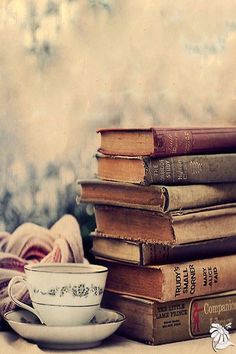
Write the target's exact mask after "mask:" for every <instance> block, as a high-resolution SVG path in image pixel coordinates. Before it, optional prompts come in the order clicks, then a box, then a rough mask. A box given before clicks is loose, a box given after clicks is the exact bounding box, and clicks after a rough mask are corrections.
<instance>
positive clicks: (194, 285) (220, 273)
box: [160, 255, 236, 301]
mask: <svg viewBox="0 0 236 354" xmlns="http://www.w3.org/2000/svg"><path fill="white" fill-rule="evenodd" d="M235 267H236V255H231V256H222V257H215V258H209V259H203V260H195V261H190V262H184V263H177V264H173V265H164V266H160V269H161V271H162V274H163V277H164V279H163V284H162V297H161V299H160V300H161V301H172V300H180V299H187V298H192V297H195V296H201V295H209V294H212V293H218V292H223V291H229V290H234V289H235V288H236V277H235V274H234V273H235Z"/></svg>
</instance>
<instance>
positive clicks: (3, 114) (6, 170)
mask: <svg viewBox="0 0 236 354" xmlns="http://www.w3.org/2000/svg"><path fill="white" fill-rule="evenodd" d="M235 59H236V3H235V1H234V0H228V1H227V2H224V3H222V1H221V0H215V1H214V2H207V1H205V0H199V1H194V0H177V1H176V0H173V1H172V0H159V1H156V0H147V1H143V0H40V1H36V0H1V1H0V93H1V94H0V147H1V154H0V176H1V177H0V178H1V183H0V229H2V230H7V231H12V230H14V229H15V228H16V227H17V226H18V225H19V224H20V223H22V222H25V221H32V222H36V223H38V224H40V225H43V226H50V225H51V224H53V223H54V222H55V221H56V220H57V219H58V218H59V217H60V216H61V215H63V214H64V213H71V214H72V215H75V216H76V217H77V218H78V220H79V221H80V225H81V231H82V235H83V237H84V239H85V238H86V237H87V236H88V235H89V232H90V231H91V230H93V229H94V227H95V221H94V216H93V210H92V207H91V206H89V205H82V204H80V205H77V204H76V200H75V198H76V194H77V193H78V192H79V191H78V186H77V184H76V180H77V179H78V178H90V177H93V176H94V174H95V172H96V161H95V158H94V155H95V153H96V149H97V146H98V144H99V141H98V138H99V137H97V134H96V129H97V128H101V127H133V126H138V127H144V126H146V127H149V126H151V125H156V126H157V125H172V126H173V125H175V126H180V125H186V126H190V125H208V126H209V125H210V126H214V125H229V124H230V125H234V124H236V118H235V112H236V70H235Z"/></svg>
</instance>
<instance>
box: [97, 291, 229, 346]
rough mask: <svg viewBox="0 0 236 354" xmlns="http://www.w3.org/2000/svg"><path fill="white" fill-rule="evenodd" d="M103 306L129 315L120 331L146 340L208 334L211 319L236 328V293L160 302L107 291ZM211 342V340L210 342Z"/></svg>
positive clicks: (158, 341) (153, 342) (161, 341)
mask: <svg viewBox="0 0 236 354" xmlns="http://www.w3.org/2000/svg"><path fill="white" fill-rule="evenodd" d="M103 306H105V307H110V308H114V309H115V310H117V311H120V312H122V313H124V314H125V315H126V317H127V319H126V321H125V322H124V324H123V325H122V326H121V328H120V329H119V332H118V333H119V334H121V335H124V336H126V337H128V338H131V339H136V340H138V341H141V342H145V343H147V344H151V345H156V344H165V343H171V342H177V341H182V340H188V339H193V338H201V337H206V336H209V340H210V334H209V329H210V326H211V324H212V323H214V322H216V323H219V324H221V325H222V326H225V325H226V324H228V323H231V324H232V330H234V329H236V293H235V292H232V293H221V294H218V295H209V296H204V297H198V298H194V299H192V300H182V301H174V302H166V303H164V304H163V303H159V302H155V301H151V300H145V299H139V298H136V297H132V296H127V295H118V294H112V293H109V292H105V294H104V297H103ZM209 344H210V342H209Z"/></svg>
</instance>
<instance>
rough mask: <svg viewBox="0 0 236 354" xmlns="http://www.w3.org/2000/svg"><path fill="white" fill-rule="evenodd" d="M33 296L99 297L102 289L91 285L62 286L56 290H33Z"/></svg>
mask: <svg viewBox="0 0 236 354" xmlns="http://www.w3.org/2000/svg"><path fill="white" fill-rule="evenodd" d="M33 292H34V293H35V294H39V293H40V294H41V295H50V296H57V297H62V296H64V295H66V294H71V295H72V296H73V297H80V298H82V297H84V298H86V297H88V296H89V295H90V294H93V295H94V296H101V295H102V293H103V289H102V288H101V287H100V286H97V285H93V284H92V285H91V286H90V287H88V286H86V285H85V284H78V285H71V284H69V285H63V286H57V287H56V288H51V289H49V290H47V291H42V290H40V289H36V288H34V289H33Z"/></svg>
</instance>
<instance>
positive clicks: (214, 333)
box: [209, 323, 234, 352]
mask: <svg viewBox="0 0 236 354" xmlns="http://www.w3.org/2000/svg"><path fill="white" fill-rule="evenodd" d="M231 324H232V323H228V324H227V325H225V326H224V327H223V326H221V325H220V324H219V323H212V324H211V327H210V331H209V332H210V334H211V338H212V348H213V349H214V351H215V352H217V350H219V349H225V348H227V347H228V346H230V345H234V343H232V342H231V341H230V335H229V331H228V329H230V328H231Z"/></svg>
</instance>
